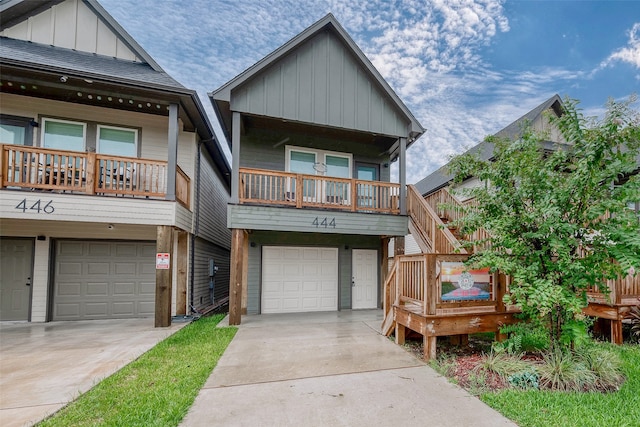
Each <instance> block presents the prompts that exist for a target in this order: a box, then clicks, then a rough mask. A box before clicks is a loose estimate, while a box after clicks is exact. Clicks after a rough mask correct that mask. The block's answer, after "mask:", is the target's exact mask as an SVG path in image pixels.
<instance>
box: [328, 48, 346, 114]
mask: <svg viewBox="0 0 640 427" xmlns="http://www.w3.org/2000/svg"><path fill="white" fill-rule="evenodd" d="M327 43H328V45H329V47H328V50H329V51H328V53H327V58H328V59H327V67H328V72H327V74H328V76H327V79H328V82H329V83H328V85H329V87H328V88H327V109H328V116H327V117H328V120H327V122H328V124H329V125H331V126H342V116H343V113H342V112H343V108H342V95H343V93H342V74H343V64H342V62H343V55H342V47H341V46H340V44H339V43H338V42H337V40H336V39H335V37H333V36H332V37H327Z"/></svg>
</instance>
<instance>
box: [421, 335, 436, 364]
mask: <svg viewBox="0 0 640 427" xmlns="http://www.w3.org/2000/svg"><path fill="white" fill-rule="evenodd" d="M437 341H438V337H431V336H428V335H425V336H424V338H423V350H422V351H423V359H424V361H425V362H428V361H429V360H431V359H435V358H436V342H437Z"/></svg>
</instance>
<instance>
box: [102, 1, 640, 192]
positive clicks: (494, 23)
mask: <svg viewBox="0 0 640 427" xmlns="http://www.w3.org/2000/svg"><path fill="white" fill-rule="evenodd" d="M99 1H100V3H101V4H102V5H103V6H104V7H105V9H106V10H107V11H108V12H109V13H110V14H111V15H113V17H114V18H115V19H116V20H118V22H120V24H121V25H122V26H123V27H124V28H125V29H126V30H127V31H128V32H129V33H130V34H131V35H132V36H133V37H134V38H135V39H136V40H137V41H138V42H139V43H140V45H142V47H143V48H144V49H145V50H147V52H149V54H151V56H153V57H154V59H155V60H156V61H157V62H158V63H159V64H160V65H161V66H162V67H163V68H164V69H165V70H166V71H167V72H168V73H169V74H171V75H172V76H173V77H174V78H176V79H177V80H178V81H180V82H181V83H182V84H183V85H185V86H187V87H189V88H192V89H195V90H197V91H198V93H199V94H200V96H201V98H202V100H203V104H204V105H205V107H206V108H207V111H208V113H209V118H210V120H211V121H212V122H214V121H215V117H214V114H213V112H212V111H213V110H212V108H211V105H210V102H209V100H208V99H207V97H206V94H207V92H211V91H212V90H214V89H216V88H218V87H219V86H221V85H223V84H224V83H226V82H227V81H228V80H230V79H231V78H233V77H234V76H236V75H237V74H239V73H241V72H242V71H243V70H245V69H246V68H247V67H249V66H251V65H252V64H254V63H255V62H257V61H259V60H260V59H261V58H263V57H264V56H265V55H267V54H268V53H270V52H271V51H273V50H275V49H276V48H277V47H279V46H280V45H282V44H283V43H285V42H286V41H288V40H289V39H291V38H292V37H294V36H295V35H296V34H298V33H299V32H300V31H302V30H304V29H305V28H306V27H308V26H309V25H311V24H312V23H314V22H315V21H317V20H318V19H320V18H322V17H323V16H324V15H325V14H326V13H328V12H331V13H333V14H334V15H335V16H336V18H337V19H338V21H339V22H340V23H341V24H342V25H343V27H344V28H345V29H346V30H347V32H348V33H349V34H350V35H351V37H352V38H353V39H354V40H355V41H356V43H357V44H358V45H359V46H360V48H361V49H362V50H363V52H364V53H365V54H366V55H367V56H368V57H369V59H370V60H371V61H372V63H373V64H374V65H375V66H376V68H378V70H379V71H380V73H381V74H382V75H383V77H384V78H385V79H387V81H388V82H389V84H390V85H391V87H392V88H393V89H394V90H395V91H396V92H397V94H398V95H399V96H400V98H402V99H403V101H404V102H405V104H407V106H408V107H409V108H410V109H411V110H412V111H413V113H414V115H415V116H416V118H417V119H418V120H419V121H420V122H421V123H422V125H423V126H424V127H425V128H427V132H426V133H425V135H423V136H422V137H421V138H420V139H419V140H418V141H417V142H416V143H414V145H413V146H412V147H410V148H409V150H408V152H407V153H408V159H407V182H409V183H415V182H417V181H419V180H420V179H422V178H423V177H424V176H426V175H427V174H429V173H430V172H432V171H434V170H435V169H437V168H438V167H439V166H441V165H442V164H444V163H446V162H447V160H448V159H449V157H450V156H451V155H453V154H457V153H461V152H463V151H464V150H465V149H466V148H469V147H471V146H472V145H474V144H476V143H478V142H480V141H481V140H482V139H483V138H484V137H485V136H486V135H489V134H492V133H495V132H497V131H498V130H500V129H502V128H503V127H505V126H507V125H508V124H509V123H511V122H512V121H514V120H516V119H517V118H519V117H520V116H522V115H523V114H525V113H526V112H527V111H529V110H531V109H533V108H535V107H536V106H537V105H539V104H540V103H542V102H543V101H544V100H546V99H548V98H550V97H551V96H553V95H554V94H556V93H558V94H559V95H560V96H562V97H565V96H569V97H571V98H574V99H578V100H580V101H581V104H580V105H581V107H582V108H583V109H584V112H585V114H587V115H599V114H601V113H602V111H603V110H604V104H605V103H606V101H607V99H608V98H609V97H613V98H615V99H624V98H627V97H628V96H629V95H630V94H631V93H638V92H640V0H629V1H604V0H602V1H577V0H576V1H571V0H565V1H490V0H349V1H346V0H188V1H185V0H99ZM220 135H221V133H220Z"/></svg>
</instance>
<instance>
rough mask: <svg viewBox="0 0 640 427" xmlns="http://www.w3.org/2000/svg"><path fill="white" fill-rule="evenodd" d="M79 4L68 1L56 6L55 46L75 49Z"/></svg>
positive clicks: (54, 23)
mask: <svg viewBox="0 0 640 427" xmlns="http://www.w3.org/2000/svg"><path fill="white" fill-rule="evenodd" d="M77 7H78V4H77V2H76V0H67V1H65V2H62V3H60V4H58V5H56V6H54V9H55V13H54V22H53V25H54V26H53V45H54V46H59V47H64V48H67V49H74V48H75V40H76V22H77V19H76V18H77V13H76V10H77Z"/></svg>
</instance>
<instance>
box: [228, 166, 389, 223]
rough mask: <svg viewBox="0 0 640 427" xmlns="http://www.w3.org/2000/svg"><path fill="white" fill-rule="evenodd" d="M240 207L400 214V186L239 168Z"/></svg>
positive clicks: (379, 182) (380, 182)
mask: <svg viewBox="0 0 640 427" xmlns="http://www.w3.org/2000/svg"><path fill="white" fill-rule="evenodd" d="M239 173H240V183H241V184H240V188H239V194H238V197H239V202H240V203H255V204H260V205H276V206H288V207H293V208H297V209H301V208H323V209H337V210H343V211H351V212H373V213H383V214H393V215H398V214H400V206H399V200H400V184H395V183H391V182H382V181H365V180H359V179H348V178H335V177H329V176H321V175H306V174H299V173H291V172H282V171H272V170H264V169H248V168H240V171H239Z"/></svg>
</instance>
